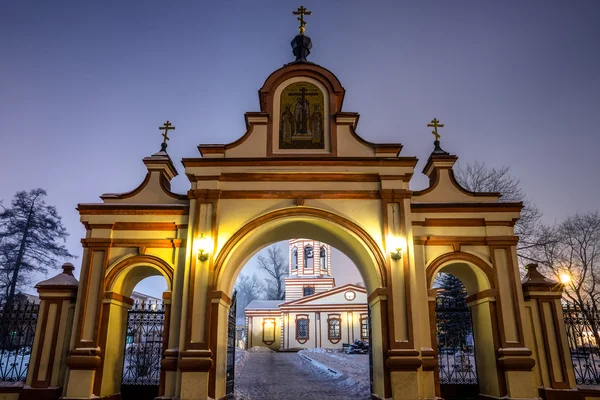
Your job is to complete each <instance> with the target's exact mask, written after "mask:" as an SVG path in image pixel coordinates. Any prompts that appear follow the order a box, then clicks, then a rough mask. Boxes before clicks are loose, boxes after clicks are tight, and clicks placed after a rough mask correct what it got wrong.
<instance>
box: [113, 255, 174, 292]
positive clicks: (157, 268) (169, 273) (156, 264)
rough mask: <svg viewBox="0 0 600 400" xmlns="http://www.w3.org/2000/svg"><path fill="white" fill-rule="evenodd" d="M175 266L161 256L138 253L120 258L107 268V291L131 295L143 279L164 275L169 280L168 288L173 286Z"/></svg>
mask: <svg viewBox="0 0 600 400" xmlns="http://www.w3.org/2000/svg"><path fill="white" fill-rule="evenodd" d="M173 270H174V269H173V266H172V265H171V264H169V263H168V262H166V261H165V260H163V259H162V258H160V257H156V256H153V255H148V254H146V255H137V256H131V257H127V258H125V259H121V260H118V261H117V262H116V263H114V264H113V265H112V266H110V267H109V268H108V269H107V273H106V276H105V279H104V291H105V292H117V293H120V294H123V295H126V296H129V295H131V292H132V291H133V288H134V287H135V285H137V284H138V283H139V282H140V281H141V280H142V279H145V278H147V277H149V276H157V275H162V276H163V277H164V278H165V280H166V281H167V287H168V290H169V291H171V290H172V288H173Z"/></svg>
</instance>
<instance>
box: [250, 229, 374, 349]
mask: <svg viewBox="0 0 600 400" xmlns="http://www.w3.org/2000/svg"><path fill="white" fill-rule="evenodd" d="M330 256H331V246H329V245H327V244H325V243H322V242H319V241H316V240H310V239H292V240H290V242H289V277H287V278H285V299H284V300H254V301H252V302H250V303H249V304H248V305H247V306H246V308H245V312H246V332H247V339H246V347H247V348H251V347H254V346H262V347H268V348H270V349H272V350H293V349H307V348H316V347H320V348H327V349H341V348H342V347H343V344H344V343H353V342H354V341H355V340H359V339H360V340H366V341H368V340H369V324H368V317H369V308H368V305H367V291H366V289H365V288H364V287H362V286H358V285H352V284H347V285H343V286H340V287H336V286H335V280H334V278H333V277H331V260H330Z"/></svg>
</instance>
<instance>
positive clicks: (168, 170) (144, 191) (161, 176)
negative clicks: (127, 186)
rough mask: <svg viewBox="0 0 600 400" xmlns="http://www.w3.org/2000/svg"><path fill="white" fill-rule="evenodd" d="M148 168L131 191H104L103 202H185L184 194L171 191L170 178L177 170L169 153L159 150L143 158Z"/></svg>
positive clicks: (186, 201) (186, 199) (186, 200)
mask: <svg viewBox="0 0 600 400" xmlns="http://www.w3.org/2000/svg"><path fill="white" fill-rule="evenodd" d="M144 164H146V167H147V168H148V172H147V173H146V177H145V178H144V180H143V181H142V183H141V184H140V185H139V186H138V187H137V188H135V189H134V190H132V191H129V192H125V193H106V194H103V195H102V196H100V198H101V199H102V200H104V203H123V204H187V203H188V198H187V196H186V195H183V194H178V193H173V192H172V191H171V179H173V178H174V177H175V176H177V170H176V169H175V166H174V165H173V162H172V161H171V158H170V157H169V155H168V154H167V153H166V152H164V151H161V152H159V153H156V154H153V155H152V156H150V157H146V158H144Z"/></svg>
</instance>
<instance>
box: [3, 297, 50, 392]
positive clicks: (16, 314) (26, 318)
mask: <svg viewBox="0 0 600 400" xmlns="http://www.w3.org/2000/svg"><path fill="white" fill-rule="evenodd" d="M39 308H40V306H39V304H37V303H33V302H29V301H18V302H14V303H12V305H10V306H8V307H7V306H6V304H3V305H0V382H19V381H25V378H26V377H27V370H28V369H29V358H30V356H31V347H32V346H33V338H34V336H35V327H36V325H37V320H38V312H39Z"/></svg>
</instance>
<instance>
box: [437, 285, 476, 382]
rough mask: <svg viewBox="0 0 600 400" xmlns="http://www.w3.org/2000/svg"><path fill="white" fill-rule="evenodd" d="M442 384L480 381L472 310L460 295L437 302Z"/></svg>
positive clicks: (443, 298)
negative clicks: (476, 362) (476, 360)
mask: <svg viewBox="0 0 600 400" xmlns="http://www.w3.org/2000/svg"><path fill="white" fill-rule="evenodd" d="M435 314H436V323H437V339H438V362H439V372H440V384H441V385H477V369H476V368H475V348H474V344H473V324H472V322H471V311H470V310H469V308H468V307H467V305H466V304H465V301H464V299H463V298H461V297H444V296H439V297H438V298H437V299H436V303H435Z"/></svg>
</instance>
